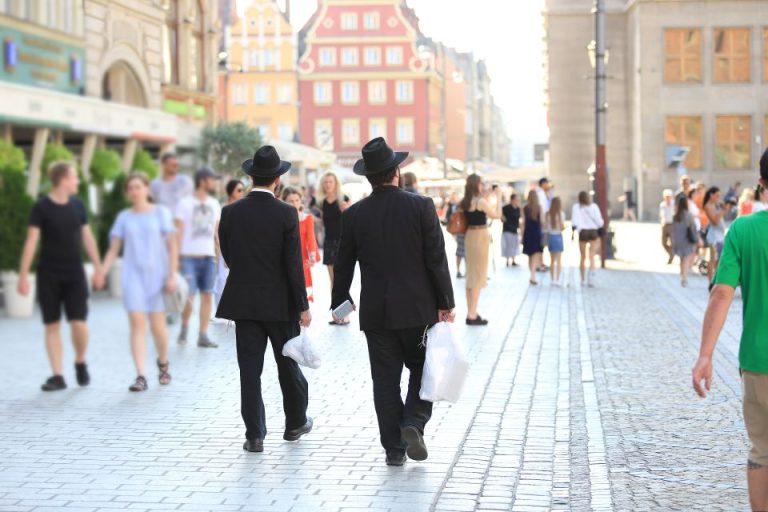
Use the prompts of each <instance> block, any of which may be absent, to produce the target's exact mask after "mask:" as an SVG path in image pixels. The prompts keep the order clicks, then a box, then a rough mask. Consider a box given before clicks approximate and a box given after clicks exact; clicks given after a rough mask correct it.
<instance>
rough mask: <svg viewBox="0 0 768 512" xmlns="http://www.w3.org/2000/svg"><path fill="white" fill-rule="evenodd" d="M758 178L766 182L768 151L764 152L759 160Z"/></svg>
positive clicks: (767, 178) (767, 177) (767, 179)
mask: <svg viewBox="0 0 768 512" xmlns="http://www.w3.org/2000/svg"><path fill="white" fill-rule="evenodd" d="M760 177H761V178H762V179H763V180H765V181H768V149H766V150H765V153H763V156H762V157H761V158H760Z"/></svg>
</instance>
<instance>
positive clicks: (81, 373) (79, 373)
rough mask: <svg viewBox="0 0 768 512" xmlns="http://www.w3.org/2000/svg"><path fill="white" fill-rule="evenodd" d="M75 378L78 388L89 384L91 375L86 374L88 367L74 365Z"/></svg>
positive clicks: (83, 364)
mask: <svg viewBox="0 0 768 512" xmlns="http://www.w3.org/2000/svg"><path fill="white" fill-rule="evenodd" d="M75 376H76V377H77V383H78V384H79V385H80V386H87V385H88V384H90V383H91V375H90V374H89V373H88V365H87V364H85V363H75Z"/></svg>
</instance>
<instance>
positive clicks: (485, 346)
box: [0, 225, 747, 512]
mask: <svg viewBox="0 0 768 512" xmlns="http://www.w3.org/2000/svg"><path fill="white" fill-rule="evenodd" d="M657 238H658V237H657V235H656V229H655V227H650V226H642V225H632V226H628V225H622V226H620V227H619V240H618V244H619V246H620V248H621V249H622V252H621V253H620V254H619V256H621V257H623V258H625V260H626V261H617V262H614V263H612V264H611V265H610V267H611V270H608V271H603V272H600V273H599V276H598V286H597V287H596V288H594V289H581V288H580V286H579V285H578V280H577V276H576V273H575V272H574V271H573V269H572V268H568V269H567V277H568V281H569V283H570V286H569V287H568V288H565V289H560V288H553V287H550V286H548V284H546V283H547V282H548V279H544V280H543V281H544V283H545V284H544V285H543V286H539V287H535V288H529V287H528V286H527V275H526V272H525V271H524V270H523V269H522V268H520V269H506V268H503V266H499V267H498V268H497V269H496V272H495V273H493V274H492V278H491V281H490V284H489V287H488V288H487V289H486V290H485V292H484V293H483V296H482V299H481V312H482V313H483V315H484V316H487V317H488V318H489V319H490V320H491V324H490V325H489V326H488V327H484V328H472V329H470V328H467V327H466V326H464V325H463V323H461V324H459V323H457V324H456V326H455V333H456V335H457V336H461V337H463V338H464V339H465V340H466V342H467V344H468V347H469V351H470V359H471V363H472V366H471V374H470V377H469V379H468V382H467V384H466V387H465V390H464V394H463V396H462V399H461V400H460V401H459V402H458V403H457V404H453V405H451V404H445V403H440V404H437V405H436V406H435V410H434V416H433V419H432V421H431V422H430V424H429V425H428V429H427V435H426V440H427V443H428V446H429V448H430V458H429V460H428V461H427V462H424V463H415V462H409V463H408V464H406V466H405V467H404V468H387V467H386V466H385V465H384V463H383V453H382V450H381V448H380V446H379V444H378V432H377V428H376V422H375V416H374V411H373V403H372V399H371V383H370V376H369V369H368V359H367V353H366V349H365V343H364V341H363V338H362V334H361V333H360V332H359V331H358V330H357V326H356V325H355V324H354V320H353V325H352V326H350V327H345V328H337V327H330V326H328V325H327V324H326V315H327V313H325V311H324V309H325V308H326V307H327V296H328V290H327V283H326V281H327V279H325V275H324V269H322V268H317V269H316V270H317V275H316V282H318V283H319V284H320V286H319V287H318V288H319V289H318V290H316V296H317V297H318V303H317V304H316V305H315V306H314V315H315V324H314V325H313V328H312V332H313V334H314V335H315V337H316V339H317V340H318V342H319V344H320V346H321V348H322V350H323V355H324V361H323V366H322V368H320V369H319V370H315V371H313V370H308V371H307V372H305V373H306V375H307V378H308V380H309V383H310V388H309V389H310V411H309V413H310V415H312V416H314V417H315V430H314V431H313V432H312V433H311V434H310V435H308V436H306V437H305V438H303V439H302V440H301V441H299V442H297V443H286V442H283V441H282V436H281V435H280V432H281V430H282V422H283V419H282V411H281V399H280V393H279V387H278V385H277V379H276V372H275V368H274V363H273V362H268V363H267V364H266V365H265V366H266V368H265V371H264V376H263V382H264V395H265V402H266V404H267V414H268V426H269V428H270V429H271V432H270V434H269V435H268V436H267V439H266V441H265V452H264V453H263V454H246V453H244V452H243V451H242V449H241V441H242V435H243V427H242V425H241V420H240V417H239V386H238V378H237V364H236V359H235V353H234V332H233V331H234V329H233V328H231V327H227V326H226V325H217V326H216V328H215V330H214V331H213V334H215V339H217V340H218V341H220V342H221V347H220V348H219V349H217V350H210V349H208V350H207V349H198V348H197V347H196V346H194V344H190V345H189V346H186V347H180V346H177V345H176V344H175V342H173V343H172V349H171V356H170V358H171V371H172V373H173V376H174V381H173V383H172V384H171V385H170V386H168V387H165V388H162V389H161V388H160V387H159V386H158V385H157V384H156V376H155V375H154V372H150V374H151V378H150V390H149V391H148V392H146V393H143V394H130V393H129V392H128V391H127V386H128V384H129V383H130V381H131V379H132V377H133V374H132V364H131V360H130V356H129V351H128V344H127V322H126V319H125V318H124V314H123V312H122V309H121V307H120V304H119V302H117V301H115V300H112V299H107V298H104V297H100V298H97V299H96V300H94V301H93V303H92V310H93V313H92V316H91V321H90V325H91V331H92V345H91V350H90V358H89V359H90V366H91V368H92V377H93V382H92V385H91V386H89V387H88V388H77V387H76V386H74V375H73V371H72V369H71V362H72V355H71V351H70V350H69V349H68V350H67V352H66V353H67V375H66V377H67V380H68V383H69V384H70V388H69V389H68V390H66V391H64V392H60V393H55V394H43V393H42V392H40V391H38V389H39V388H38V386H39V384H40V383H41V382H42V381H43V380H44V378H45V377H46V376H47V364H46V362H45V356H44V353H43V348H42V342H41V337H42V327H41V326H40V324H39V321H38V320H37V318H35V319H32V320H9V319H2V320H0V351H2V354H3V357H2V358H1V359H0V386H2V389H3V390H4V392H3V394H2V395H0V418H1V419H2V421H0V511H2V512H12V511H60V510H66V511H73V510H78V511H96V510H98V511H114V510H132V511H140V510H146V511H159V510H181V511H191V510H197V511H241V510H242V511H265V512H266V511H323V512H326V511H334V510H345V511H346V510H350V511H351V510H370V511H379V510H381V511H384V510H392V511H429V510H438V511H448V510H456V511H462V510H467V511H471V510H516V511H517V510H519V511H529V510H530V511H537V510H541V511H544V510H729V511H730V510H746V508H747V500H746V484H745V480H744V473H743V470H744V462H745V457H746V439H745V435H744V429H743V424H742V420H741V412H740V407H741V402H740V390H739V378H738V366H737V362H736V353H737V347H738V335H739V332H740V304H738V303H737V304H735V305H734V311H733V313H732V314H731V317H730V319H729V322H728V324H727V326H726V332H725V334H724V336H723V339H722V341H721V344H720V347H719V348H718V353H717V359H716V370H717V376H716V379H715V381H714V384H713V386H714V393H713V395H712V397H711V398H709V399H708V400H706V401H702V400H699V399H696V398H695V397H694V394H693V392H692V390H691V389H690V383H689V381H690V377H689V375H690V366H691V364H692V363H693V360H694V358H695V355H696V351H697V346H698V331H699V323H700V318H701V316H702V312H703V309H704V307H705V305H706V283H705V280H704V279H703V278H702V279H696V280H692V283H691V286H690V287H689V288H687V289H682V288H680V286H679V284H678V282H677V278H676V275H675V274H674V269H673V268H672V267H666V266H663V265H657V264H656V263H655V262H656V261H660V262H662V263H663V261H662V260H663V259H664V257H663V255H662V254H660V252H659V251H658V248H654V247H655V245H656V244H657V241H656V240H657ZM634 255H641V256H642V257H637V258H634V259H635V260H637V261H632V259H633V258H632V256H634ZM567 256H568V258H567V260H568V261H569V262H572V258H573V255H572V254H570V255H567ZM522 261H523V263H524V262H525V260H524V259H523V260H522ZM456 291H457V299H458V301H459V315H458V316H459V317H460V318H463V317H462V312H463V311H465V309H464V306H463V302H464V300H463V295H464V294H463V286H462V284H461V283H460V282H459V283H457V286H456ZM176 327H177V326H176ZM193 334H194V333H193ZM267 360H268V361H269V355H268V358H267ZM405 377H407V375H406V376H405Z"/></svg>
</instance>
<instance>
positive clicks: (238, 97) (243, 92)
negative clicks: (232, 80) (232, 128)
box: [231, 84, 248, 105]
mask: <svg viewBox="0 0 768 512" xmlns="http://www.w3.org/2000/svg"><path fill="white" fill-rule="evenodd" d="M231 93H232V104H233V105H247V104H248V85H247V84H232V89H231Z"/></svg>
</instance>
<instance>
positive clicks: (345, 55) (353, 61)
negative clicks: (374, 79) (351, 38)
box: [341, 46, 360, 66]
mask: <svg viewBox="0 0 768 512" xmlns="http://www.w3.org/2000/svg"><path fill="white" fill-rule="evenodd" d="M350 57H351V58H350ZM341 65H342V66H358V65H360V50H358V49H357V48H355V47H353V46H348V47H346V48H342V49H341Z"/></svg>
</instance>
